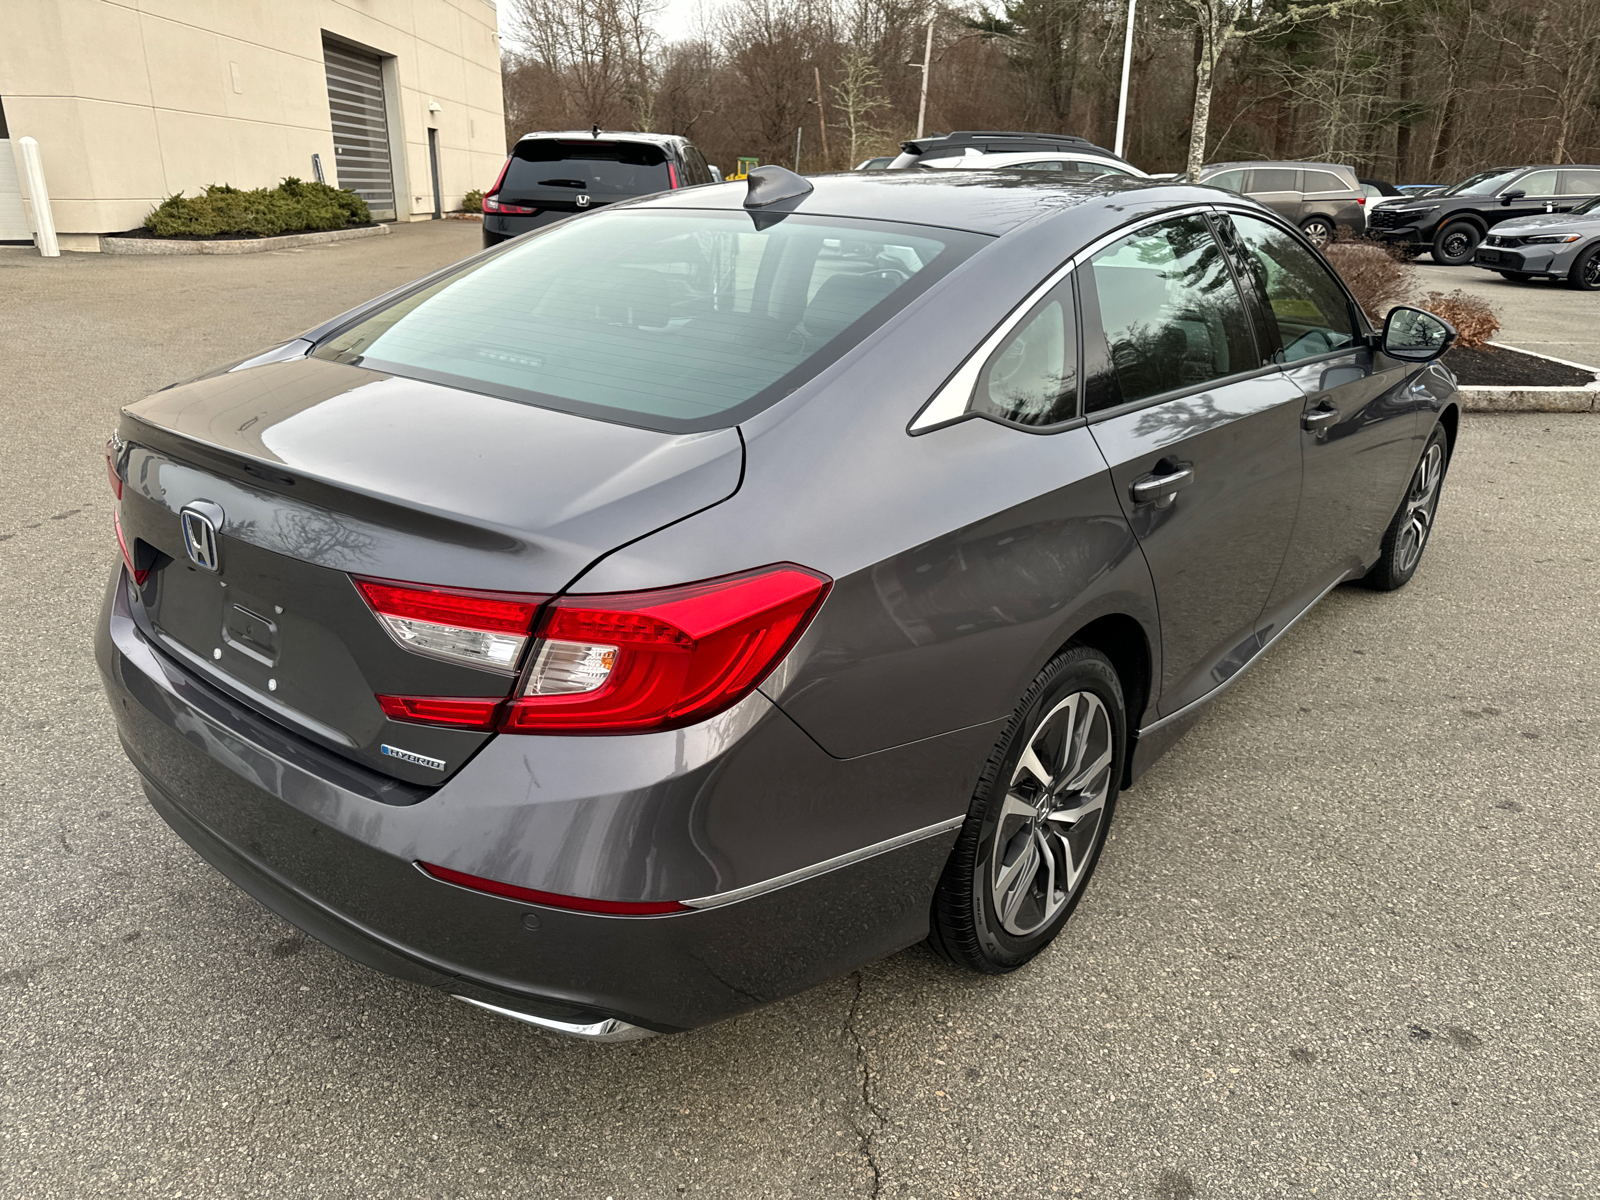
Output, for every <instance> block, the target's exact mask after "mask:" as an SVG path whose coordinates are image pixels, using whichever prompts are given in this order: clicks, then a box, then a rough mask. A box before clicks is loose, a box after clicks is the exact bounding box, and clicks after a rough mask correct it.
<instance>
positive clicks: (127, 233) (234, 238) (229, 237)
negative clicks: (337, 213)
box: [105, 221, 378, 242]
mask: <svg viewBox="0 0 1600 1200" xmlns="http://www.w3.org/2000/svg"><path fill="white" fill-rule="evenodd" d="M377 224H378V222H376V221H368V222H367V223H366V224H364V225H340V226H338V227H337V229H295V230H291V231H289V233H174V234H168V235H167V236H165V237H163V236H162V235H161V234H159V233H154V232H152V231H151V230H148V229H146V228H145V227H144V226H143V225H141V226H139V227H138V228H137V229H124V230H123V231H122V232H121V233H108V234H106V235H105V236H106V237H114V238H149V239H150V240H151V241H156V242H259V241H260V240H261V239H262V238H266V237H288V236H290V234H293V233H335V232H339V231H341V230H345V229H371V228H373V226H375V225H377Z"/></svg>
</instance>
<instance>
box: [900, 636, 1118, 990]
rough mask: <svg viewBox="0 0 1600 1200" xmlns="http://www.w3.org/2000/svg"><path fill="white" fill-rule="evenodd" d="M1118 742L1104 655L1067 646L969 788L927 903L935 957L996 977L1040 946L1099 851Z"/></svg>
mask: <svg viewBox="0 0 1600 1200" xmlns="http://www.w3.org/2000/svg"><path fill="white" fill-rule="evenodd" d="M1126 732H1127V713H1126V709H1125V706H1124V703H1123V697H1122V685H1121V683H1120V682H1119V680H1118V678H1117V672H1116V669H1115V668H1114V667H1112V665H1111V662H1110V660H1109V659H1107V658H1106V657H1105V655H1103V654H1101V653H1100V652H1099V651H1097V650H1092V649H1090V648H1088V647H1086V646H1072V647H1069V648H1068V649H1066V650H1065V651H1063V652H1062V653H1061V654H1059V655H1057V656H1056V657H1055V658H1054V659H1052V660H1051V661H1050V662H1049V664H1048V665H1046V667H1045V668H1044V670H1043V671H1041V672H1040V673H1039V675H1038V677H1037V678H1036V679H1035V680H1034V681H1033V684H1032V686H1030V687H1029V688H1028V691H1027V694H1026V695H1024V696H1023V698H1022V702H1021V703H1020V704H1019V705H1018V706H1017V710H1016V712H1015V713H1013V714H1012V716H1011V720H1010V721H1009V722H1007V724H1006V728H1005V731H1004V732H1003V733H1002V734H1001V736H1000V741H999V744H998V745H997V746H996V747H995V750H994V753H993V754H992V755H991V756H990V758H989V762H988V764H987V765H986V766H985V767H984V770H983V774H982V775H981V776H980V778H979V780H978V786H977V789H976V791H975V793H974V795H973V798H972V806H971V808H970V809H969V810H968V813H967V819H966V822H965V823H964V824H963V825H962V827H961V833H960V835H959V836H958V837H957V839H956V844H955V848H954V849H953V850H952V851H951V853H950V859H949V862H948V863H947V864H946V865H945V869H944V875H943V877H942V878H941V879H940V881H939V887H938V890H937V891H936V893H935V894H934V901H933V912H932V914H931V922H930V923H931V929H930V933H929V937H928V941H929V943H930V945H931V946H932V947H933V948H934V950H936V951H937V952H938V953H940V954H942V955H943V956H944V957H946V958H948V959H950V961H952V962H954V963H957V964H959V965H961V966H965V967H970V968H971V969H972V970H974V971H978V972H981V973H983V974H986V975H1000V974H1004V973H1006V972H1008V971H1014V970H1016V969H1017V968H1018V967H1020V966H1022V965H1023V964H1024V963H1026V962H1028V960H1029V959H1031V958H1033V957H1034V956H1035V955H1036V954H1038V953H1039V952H1040V951H1041V950H1043V949H1044V948H1045V947H1046V946H1047V945H1049V944H1050V941H1051V940H1052V939H1053V938H1054V937H1055V936H1056V934H1057V933H1058V932H1060V930H1061V927H1062V925H1064V924H1065V923H1066V921H1067V918H1068V917H1070V916H1071V915H1072V912H1073V910H1074V909H1075V908H1076V907H1077V905H1078V902H1079V900H1081V899H1082V898H1083V893H1084V890H1085V889H1086V888H1087V887H1088V884H1089V877H1090V875H1091V874H1092V873H1093V872H1094V867H1095V864H1096V863H1097V862H1098V861H1099V858H1100V851H1101V849H1102V847H1103V846H1104V845H1105V840H1106V832H1107V830H1108V829H1109V828H1110V826H1111V815H1112V811H1113V810H1114V808H1115V807H1116V800H1117V785H1118V784H1119V783H1120V782H1121V780H1122V767H1123V756H1124V754H1125V753H1126V747H1127V736H1126ZM1045 772H1049V773H1051V776H1052V777H1051V779H1050V780H1048V781H1046V780H1043V779H1042V778H1041V776H1042V773H1045Z"/></svg>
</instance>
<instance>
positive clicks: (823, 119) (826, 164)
mask: <svg viewBox="0 0 1600 1200" xmlns="http://www.w3.org/2000/svg"><path fill="white" fill-rule="evenodd" d="M811 69H812V71H814V72H815V73H816V76H817V124H818V125H819V126H820V127H821V129H822V169H823V170H824V171H826V170H828V169H829V168H831V167H832V166H833V163H832V162H831V161H829V159H828V117H827V114H826V113H824V112H823V110H822V68H821V67H816V66H814V67H812V68H811Z"/></svg>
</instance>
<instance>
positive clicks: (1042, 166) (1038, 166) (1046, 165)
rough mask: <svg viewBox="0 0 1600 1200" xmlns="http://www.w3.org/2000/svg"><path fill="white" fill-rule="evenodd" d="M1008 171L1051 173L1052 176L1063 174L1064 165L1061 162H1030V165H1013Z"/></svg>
mask: <svg viewBox="0 0 1600 1200" xmlns="http://www.w3.org/2000/svg"><path fill="white" fill-rule="evenodd" d="M1007 169H1008V170H1012V171H1045V172H1049V173H1050V174H1051V175H1059V174H1061V172H1062V170H1063V164H1062V163H1061V162H1060V161H1059V160H1047V161H1045V162H1030V163H1012V164H1011V166H1010V167H1009V168H1007Z"/></svg>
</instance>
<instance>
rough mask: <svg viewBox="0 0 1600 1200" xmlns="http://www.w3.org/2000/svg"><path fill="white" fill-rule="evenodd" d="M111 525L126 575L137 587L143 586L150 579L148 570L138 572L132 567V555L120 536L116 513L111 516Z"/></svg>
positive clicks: (138, 570)
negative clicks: (129, 576)
mask: <svg viewBox="0 0 1600 1200" xmlns="http://www.w3.org/2000/svg"><path fill="white" fill-rule="evenodd" d="M111 524H112V525H113V526H114V527H115V528H116V531H117V545H118V546H119V547H120V548H121V550H122V561H123V564H124V565H125V566H126V567H127V568H128V574H129V575H132V576H133V582H134V584H135V585H137V586H139V587H143V586H144V581H145V580H146V579H148V578H149V577H150V568H149V567H146V568H145V569H144V570H142V571H141V570H140V569H139V568H138V567H136V566H134V565H133V554H132V553H131V552H130V551H129V549H128V539H127V538H125V537H123V536H122V517H121V515H120V514H118V513H112V514H111Z"/></svg>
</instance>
